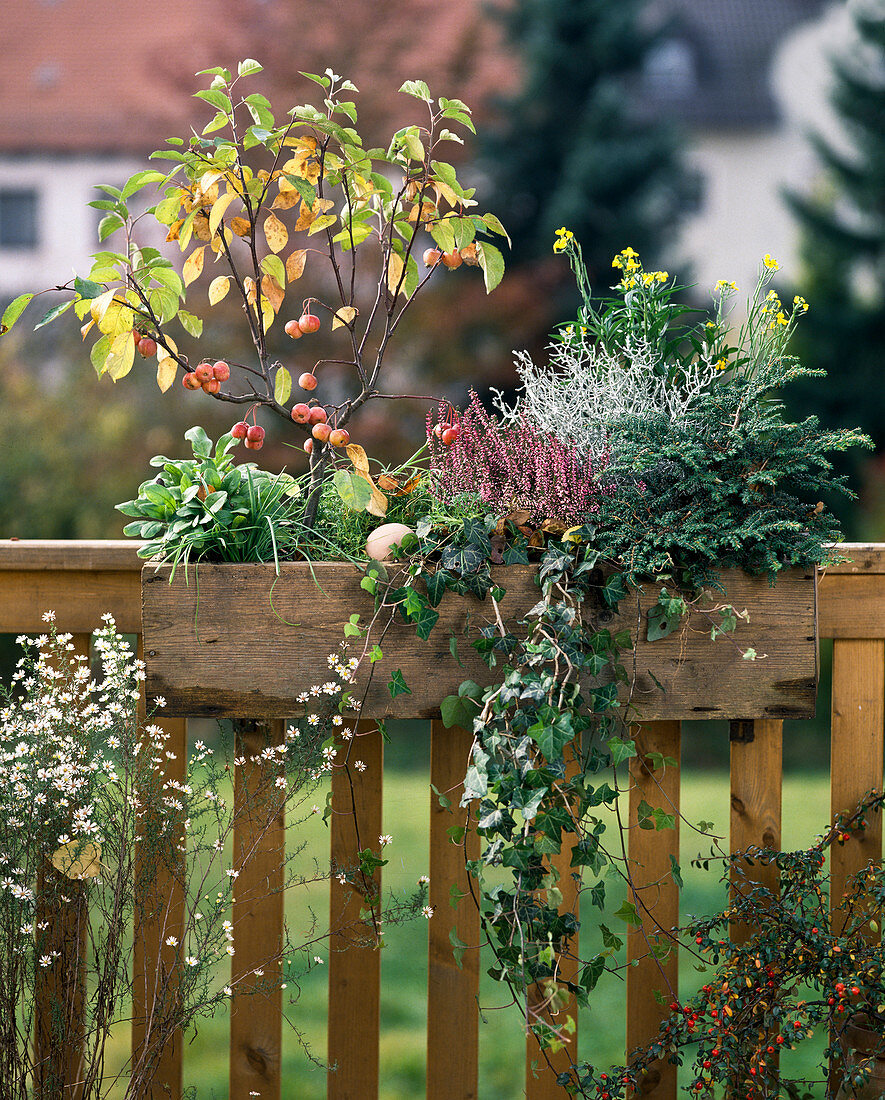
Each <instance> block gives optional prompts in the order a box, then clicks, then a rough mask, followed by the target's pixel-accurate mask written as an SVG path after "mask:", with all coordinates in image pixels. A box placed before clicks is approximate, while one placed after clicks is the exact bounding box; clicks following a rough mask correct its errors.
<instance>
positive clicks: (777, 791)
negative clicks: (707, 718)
mask: <svg viewBox="0 0 885 1100" xmlns="http://www.w3.org/2000/svg"><path fill="white" fill-rule="evenodd" d="M782 787H783V722H771V721H769V722H765V721H756V722H741V723H738V722H735V723H732V729H731V832H730V843H729V850H730V851H732V852H742V851H744V850H746V849H748V848H775V849H779V848H780V846H781V794H782ZM756 884H760V885H762V886H765V887H766V889H768V890H770V891H771V892H772V893H776V892H777V884H778V870H777V866H776V865H775V864H773V863H762V862H761V861H759V860H753V861H752V863H747V862H745V863H744V865H743V867H741V869H740V874H736V875H735V876H733V878H732V890H733V891H734V890H745V891H746V890H752V889H753V887H754V886H755V885H756ZM751 933H752V929H748V928H747V927H746V926H745V925H738V924H735V925H732V928H731V935H732V937H733V938H734V939H735V940H736V941H737V942H738V943H743V942H745V941H746V939H747V938H748V936H749V935H750V934H751Z"/></svg>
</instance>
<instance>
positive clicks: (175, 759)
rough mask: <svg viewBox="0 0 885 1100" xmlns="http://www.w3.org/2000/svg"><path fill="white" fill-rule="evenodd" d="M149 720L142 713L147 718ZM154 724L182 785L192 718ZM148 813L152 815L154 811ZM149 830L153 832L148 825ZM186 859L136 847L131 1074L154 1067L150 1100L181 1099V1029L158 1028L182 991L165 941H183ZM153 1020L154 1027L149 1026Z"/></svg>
mask: <svg viewBox="0 0 885 1100" xmlns="http://www.w3.org/2000/svg"><path fill="white" fill-rule="evenodd" d="M143 717H144V715H143V713H142V719H143ZM151 722H152V724H154V725H157V726H160V728H161V729H162V730H163V732H164V733H165V734H166V735H167V739H166V748H167V751H168V752H170V753H172V754H173V755H172V756H171V757H167V760H166V766H165V770H164V774H165V776H166V778H167V779H171V780H175V781H177V782H179V783H183V782H184V779H185V772H186V768H187V719H186V718H160V717H159V716H156V715H155V716H153V717H152V718H151ZM144 793H145V794H147V792H144ZM147 812H148V813H150V812H151V809H150V807H149V808H148V811H147ZM145 827H146V828H148V829H150V828H151V826H150V824H149V823H146V825H145ZM183 869H184V860H183V856H182V854H181V853H180V852H177V851H175V850H174V849H170V850H169V851H167V852H166V854H165V859H163V858H158V852H157V850H156V841H153V842H149V843H148V844H147V845H145V846H142V845H141V844H139V845H137V846H136V850H135V912H134V916H133V961H132V1069H133V1074H134V1075H140V1074H141V1073H142V1069H143V1067H146V1066H149V1065H151V1064H152V1065H153V1066H154V1069H153V1071H152V1072H150V1073H149V1076H150V1082H151V1083H150V1088H149V1091H148V1092H146V1093H145V1100H180V1097H181V1093H182V1087H183V1086H182V1049H183V1040H182V1035H181V1031H180V1030H178V1029H175V1030H172V1031H169V1030H168V1029H166V1028H162V1027H158V1026H157V1020H158V1019H162V1018H163V1016H167V1018H168V1012H169V1007H170V1006H174V1002H175V997H176V991H177V988H178V972H177V969H176V965H175V958H176V949H175V948H174V947H170V946H169V945H168V944H167V943H166V940H167V939H168V938H169V937H170V936H174V937H175V939H177V940H178V942H179V943H182V942H183V940H184V885H183V882H182V878H181V875H182V872H183ZM149 1021H150V1023H149Z"/></svg>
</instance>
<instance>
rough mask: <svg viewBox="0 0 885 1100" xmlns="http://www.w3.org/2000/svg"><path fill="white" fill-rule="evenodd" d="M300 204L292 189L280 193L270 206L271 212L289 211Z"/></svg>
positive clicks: (299, 198)
mask: <svg viewBox="0 0 885 1100" xmlns="http://www.w3.org/2000/svg"><path fill="white" fill-rule="evenodd" d="M299 202H301V196H300V195H299V194H298V192H297V191H295V190H294V189H293V190H292V191H280V193H279V195H277V197H276V198H275V199H274V200H273V202H272V203H271V204H270V208H271V210H291V209H292V207H293V206H297V205H298V203H299Z"/></svg>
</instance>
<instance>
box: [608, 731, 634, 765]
mask: <svg viewBox="0 0 885 1100" xmlns="http://www.w3.org/2000/svg"><path fill="white" fill-rule="evenodd" d="M608 751H609V752H610V753H611V757H612V764H614V766H615V767H617V766H618V764H621V763H622V762H623V761H624V760H629V759H630V757H632V756H636V742H635V741H623V740H622V739H621V738H620V737H611V738H609V741H608Z"/></svg>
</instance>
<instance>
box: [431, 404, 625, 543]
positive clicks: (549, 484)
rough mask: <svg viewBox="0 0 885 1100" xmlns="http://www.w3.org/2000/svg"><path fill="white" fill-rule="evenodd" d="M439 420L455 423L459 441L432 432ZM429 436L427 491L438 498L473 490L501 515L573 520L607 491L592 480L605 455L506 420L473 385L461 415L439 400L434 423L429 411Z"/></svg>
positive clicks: (594, 507) (593, 506)
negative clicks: (493, 412) (484, 401)
mask: <svg viewBox="0 0 885 1100" xmlns="http://www.w3.org/2000/svg"><path fill="white" fill-rule="evenodd" d="M440 424H457V425H458V428H459V433H458V438H457V439H456V440H455V441H454V442H453V443H450V444H449V445H448V446H447V445H445V444H444V443H442V441H441V440H440V439H438V438H437V436H436V434H435V432H434V428H435V427H437V425H440ZM427 438H428V442H429V446H430V455H431V459H430V464H431V471H432V473H433V477H432V478H431V491H432V492H433V493H434V494H435V495H436V496H437V498H438V499H440V500H442V501H448V500H451V499H452V498H453V497H456V496H459V495H460V494H462V493H478V494H479V496H480V499H481V500H482V501H483V502H485V503H486V504H494V505H495V506H496V509H497V510H498V511H499V512H505V511H508V510H511V509H516V508H524V509H526V510H527V511H529V512H531V514H532V516H533V518H534V519H535V520H537V521H541V520H544V519H558V520H561V521H563V522H565V523H571V524H577V523H580V522H581V521H582V520H583V519H584V518H585V517H586V516H587V515H588V514H590V513H593V512H597V511H598V510H599V505H598V503H597V497H598V495H599V494H600V492H602V491H604V489H603V488H602V487H601V486H600V485H599V482H598V480H597V479H598V475H599V473H600V472H601V471H602V470H603V469H605V466H606V464H607V456H606V455H604V454H602V455H597V456H593V455H591V454H586V453H584V452H582V451H580V450H578V448H577V447H575V446H573V445H572V444H568V443H564V442H563V441H562V440H561V439H558V438H557V437H556V436H555V435H552V434H551V433H548V432H543V431H541V429H540V428H538V427H537V425H535V424H534V423H533V422H532V421H530V420H526V419H523V420H522V421H521V422H520V423H517V424H503V423H502V422H501V421H500V420H498V419H497V418H496V417H494V416H492V415H491V414H490V413H489V412H488V411H487V410H486V409H485V408H484V407H483V405H482V403H481V402H480V400H479V397H478V396H477V394H476V393H475V392H474V391H473V390H471V391H470V404H469V405H468V406H467V408H466V409H465V410H464V411H463V412H460V413H457V412H455V411H454V410H452V408H451V407H450V406H447V405H440V406H439V410H438V414H437V421H436V424H434V421H433V415H432V414H431V413H428V416H427Z"/></svg>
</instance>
